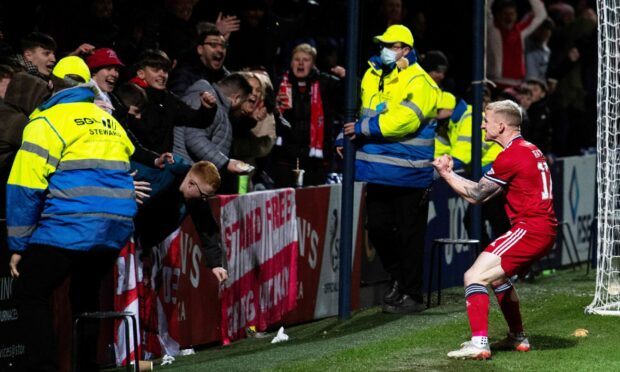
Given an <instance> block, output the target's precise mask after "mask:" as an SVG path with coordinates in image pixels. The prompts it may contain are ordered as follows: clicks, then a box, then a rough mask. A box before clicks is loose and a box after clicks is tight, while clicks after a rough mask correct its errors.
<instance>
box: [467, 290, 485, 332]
mask: <svg viewBox="0 0 620 372" xmlns="http://www.w3.org/2000/svg"><path fill="white" fill-rule="evenodd" d="M465 302H466V303H467V316H468V317H469V326H470V327H471V335H472V336H473V337H475V336H484V337H487V336H488V335H489V292H488V291H487V288H486V287H485V286H484V285H482V284H477V283H474V284H470V285H468V286H467V287H465Z"/></svg>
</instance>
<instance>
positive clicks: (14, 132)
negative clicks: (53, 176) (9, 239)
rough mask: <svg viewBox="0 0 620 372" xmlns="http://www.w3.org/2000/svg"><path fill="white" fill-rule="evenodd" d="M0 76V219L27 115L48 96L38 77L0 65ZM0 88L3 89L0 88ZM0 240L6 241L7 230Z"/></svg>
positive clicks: (3, 210) (45, 87) (3, 214)
mask: <svg viewBox="0 0 620 372" xmlns="http://www.w3.org/2000/svg"><path fill="white" fill-rule="evenodd" d="M0 76H4V78H3V79H2V82H3V83H0V85H1V84H4V82H6V83H7V85H6V91H5V93H4V94H2V98H3V102H2V103H0V122H1V123H2V127H1V128H2V129H1V130H0V202H1V204H0V218H1V219H5V218H6V183H7V181H8V179H9V172H10V171H11V166H12V165H13V159H14V158H15V154H16V153H17V150H19V147H20V146H21V144H22V133H23V131H24V128H25V127H26V124H28V120H29V119H28V115H30V113H31V112H32V111H34V109H35V108H36V107H37V106H38V105H39V104H40V103H42V102H43V101H45V100H46V99H47V98H49V96H50V95H51V90H50V89H49V86H48V85H47V84H46V83H45V82H44V81H43V80H41V79H39V78H36V77H34V76H32V75H30V74H28V73H26V72H18V73H15V74H14V73H13V70H12V69H8V68H7V69H5V68H4V67H3V66H1V65H0ZM0 90H2V89H0ZM0 234H1V239H2V240H1V241H2V242H6V229H2V232H1V233H0Z"/></svg>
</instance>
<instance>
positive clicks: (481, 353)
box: [448, 341, 491, 360]
mask: <svg viewBox="0 0 620 372" xmlns="http://www.w3.org/2000/svg"><path fill="white" fill-rule="evenodd" d="M448 358H453V359H476V360H480V359H489V358H491V349H490V348H489V345H488V344H487V345H484V346H483V347H478V346H476V345H474V344H473V343H472V342H471V341H467V342H463V343H462V344H461V348H460V349H458V350H454V351H451V352H449V353H448Z"/></svg>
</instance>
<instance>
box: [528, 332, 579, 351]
mask: <svg viewBox="0 0 620 372" xmlns="http://www.w3.org/2000/svg"><path fill="white" fill-rule="evenodd" d="M528 338H529V339H530V342H531V343H532V348H533V349H534V350H555V349H568V348H571V347H575V346H576V345H577V340H576V339H573V338H566V337H557V336H546V335H530V336H528Z"/></svg>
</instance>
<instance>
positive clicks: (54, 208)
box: [7, 86, 137, 252]
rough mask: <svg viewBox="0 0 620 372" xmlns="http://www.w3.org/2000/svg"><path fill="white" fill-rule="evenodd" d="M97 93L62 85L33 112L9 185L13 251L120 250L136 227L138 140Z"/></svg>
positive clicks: (83, 87)
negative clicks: (133, 163) (132, 165)
mask: <svg viewBox="0 0 620 372" xmlns="http://www.w3.org/2000/svg"><path fill="white" fill-rule="evenodd" d="M94 96H95V94H94V92H93V90H92V89H91V88H90V87H88V86H78V87H75V88H71V89H65V90H63V91H60V92H59V93H58V94H56V95H54V96H53V97H52V98H50V99H49V100H48V101H46V102H45V103H43V105H41V107H39V109H38V110H37V111H36V112H35V113H33V114H32V115H31V118H30V123H29V124H28V125H27V126H26V128H25V129H24V134H23V142H22V146H21V148H20V149H19V151H18V152H17V155H16V158H15V162H14V163H13V167H12V168H11V174H10V176H9V181H8V184H7V227H8V235H9V249H10V250H11V251H13V252H19V251H24V250H26V249H27V248H28V247H29V246H30V245H32V244H45V245H51V246H54V247H58V248H64V249H70V250H80V251H88V250H92V249H120V248H121V247H122V246H124V245H125V244H126V242H127V241H128V239H129V237H130V235H131V233H132V232H133V217H134V215H135V213H136V210H137V207H136V201H135V191H134V186H133V179H132V177H131V175H130V174H129V156H130V155H131V154H132V153H133V151H134V146H133V145H132V143H131V142H130V140H129V139H128V138H127V134H126V133H125V131H124V130H123V128H122V127H121V125H120V124H119V123H118V122H117V121H116V120H115V119H114V118H113V117H112V116H111V115H109V114H108V113H106V112H105V111H103V110H101V109H100V108H99V107H97V106H96V105H95V104H94V103H93V100H94Z"/></svg>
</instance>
